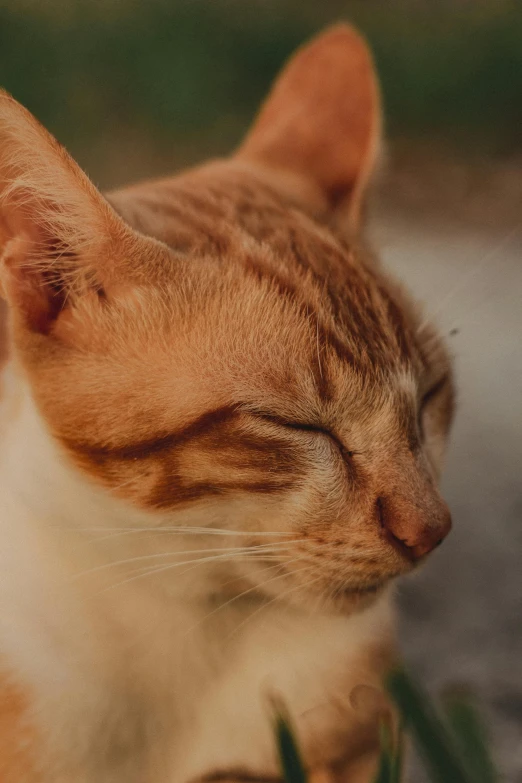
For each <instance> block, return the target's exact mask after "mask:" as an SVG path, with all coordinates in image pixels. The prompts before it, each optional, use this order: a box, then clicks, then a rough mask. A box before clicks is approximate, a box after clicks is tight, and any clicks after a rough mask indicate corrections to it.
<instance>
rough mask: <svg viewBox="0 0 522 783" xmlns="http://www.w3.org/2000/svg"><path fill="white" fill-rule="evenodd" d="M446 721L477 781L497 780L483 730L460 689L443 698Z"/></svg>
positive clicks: (477, 782) (474, 711)
mask: <svg viewBox="0 0 522 783" xmlns="http://www.w3.org/2000/svg"><path fill="white" fill-rule="evenodd" d="M444 708H445V713H446V716H447V720H448V724H449V725H450V726H451V728H452V729H453V736H454V738H455V742H456V744H457V745H458V746H459V748H460V750H461V754H462V756H463V758H464V761H465V763H466V766H467V768H468V769H469V771H470V773H471V774H472V776H473V780H474V781H476V783H496V781H497V780H498V775H497V773H496V772H495V767H494V765H493V761H492V759H491V756H490V754H489V750H488V745H487V737H486V732H485V730H484V726H483V725H482V722H481V720H480V718H479V716H478V715H477V712H476V710H475V709H474V707H473V706H472V704H470V702H469V700H468V699H467V698H466V697H465V695H464V694H463V693H462V692H457V691H453V692H450V693H448V694H447V695H446V696H445V697H444Z"/></svg>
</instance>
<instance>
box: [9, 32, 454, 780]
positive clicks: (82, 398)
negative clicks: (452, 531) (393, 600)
mask: <svg viewBox="0 0 522 783" xmlns="http://www.w3.org/2000/svg"><path fill="white" fill-rule="evenodd" d="M379 131H380V111H379V98H378V87H377V83H376V80H375V77H374V72H373V65H372V61H371V57H370V55H369V53H368V50H367V47H366V45H365V44H364V42H363V41H362V39H361V38H360V37H359V36H358V34H357V33H356V32H355V31H354V30H353V29H352V28H349V27H346V26H338V27H335V28H333V29H332V30H330V31H328V32H326V33H325V34H324V35H323V36H321V37H319V38H318V39H317V40H316V41H314V42H313V43H312V44H310V45H309V46H307V47H305V48H304V49H302V50H300V51H299V52H298V53H297V55H296V56H295V57H294V59H293V60H292V61H291V62H290V64H289V66H288V67H287V69H286V70H285V71H284V73H283V75H282V76H281V78H280V80H279V81H278V82H277V83H276V86H275V87H274V89H273V91H272V93H271V94H270V96H269V98H268V100H267V102H266V104H265V105H264V107H263V108H262V110H261V113H260V116H259V118H258V120H257V122H256V123H255V124H254V127H253V129H252V131H251V132H250V134H249V135H248V136H247V139H246V141H245V142H244V144H243V145H242V146H241V147H240V148H239V150H238V152H237V153H236V155H234V156H233V157H232V158H231V159H230V160H226V161H215V162H212V163H210V164H207V165H205V166H202V167H200V168H196V169H194V170H192V171H189V172H186V173H183V174H181V175H179V176H177V177H174V178H169V179H165V180H161V181H159V182H148V183H143V184H141V185H136V186H133V187H129V188H127V189H124V190H121V191H118V192H115V193H111V194H109V195H108V196H107V198H104V197H103V196H102V195H101V194H99V193H98V192H97V191H96V189H95V188H94V186H93V185H92V184H91V183H90V181H89V180H88V179H87V177H86V176H85V175H84V174H83V172H81V171H80V169H79V168H78V167H77V166H76V164H75V163H74V162H73V161H72V160H71V159H70V157H69V156H68V155H67V153H66V152H65V151H64V150H63V148H61V147H60V146H59V145H58V143H57V142H56V141H55V140H54V139H52V138H51V137H50V136H49V134H48V133H47V132H46V131H45V130H44V129H43V128H41V126H40V125H39V124H38V123H37V122H36V120H34V118H32V117H31V115H29V113H28V112H27V111H26V110H25V109H23V108H22V107H20V106H19V104H17V103H16V102H15V101H14V100H13V99H12V98H10V97H9V96H7V95H6V94H2V95H1V96H0V193H1V199H2V216H3V224H4V227H5V228H4V249H3V258H2V260H3V264H2V278H1V281H2V287H3V290H4V293H5V297H6V299H7V301H8V303H9V306H10V319H11V333H12V344H13V351H14V354H15V358H16V361H17V362H18V364H19V366H21V367H22V368H23V372H24V377H26V378H27V379H28V382H29V385H30V388H31V394H32V396H33V398H34V400H35V402H36V406H37V409H38V412H39V415H40V416H41V417H42V418H43V421H44V422H45V427H46V428H47V429H48V431H49V432H50V433H51V434H52V437H53V440H54V443H55V444H57V446H58V448H59V450H60V453H61V455H62V458H63V459H64V460H65V461H66V463H67V464H68V465H71V466H74V469H75V470H77V471H78V472H79V474H80V475H81V476H83V477H84V479H85V481H89V482H92V483H93V485H94V486H101V487H104V488H105V489H106V490H109V491H110V492H111V493H112V494H116V495H118V496H119V497H120V498H121V499H122V500H123V502H126V503H129V504H130V506H132V507H133V508H139V509H143V510H146V511H147V512H152V513H154V514H156V513H157V514H158V517H157V518H158V520H160V519H161V517H160V516H159V515H160V514H161V513H169V514H181V513H185V512H192V511H193V510H194V509H196V510H199V511H201V513H205V511H206V510H207V509H208V510H209V513H210V511H211V512H212V514H215V515H217V518H219V519H227V518H228V517H227V515H228V514H229V513H231V512H230V511H229V509H230V508H232V507H234V508H236V507H238V508H240V509H242V517H241V520H242V521H241V524H243V525H244V527H245V530H251V531H252V543H253V544H256V543H259V539H257V538H256V530H257V528H256V525H258V524H259V521H260V520H261V524H262V526H266V527H268V528H269V529H271V525H270V521H271V520H274V519H275V520H276V522H275V523H274V524H279V525H281V526H282V529H283V530H284V531H285V532H287V533H290V534H291V535H292V536H293V537H294V539H299V541H301V543H299V544H296V552H297V553H299V556H301V557H305V558H306V559H307V560H308V561H309V562H311V563H313V564H314V567H315V568H316V572H317V576H318V585H316V586H315V587H314V588H313V589H312V592H311V593H310V590H309V588H308V587H307V584H306V580H305V579H304V577H301V576H300V574H299V572H298V569H295V573H294V572H293V571H292V569H289V573H288V575H287V576H288V580H287V581H288V582H289V583H290V584H293V585H296V586H297V587H298V588H299V592H298V593H297V596H296V599H295V600H296V605H299V601H304V602H305V603H306V602H308V601H309V600H310V598H311V596H312V597H313V596H315V595H316V594H321V596H322V600H324V601H325V602H326V605H327V606H328V607H329V611H330V610H336V611H337V610H341V611H345V612H347V613H350V612H352V611H353V610H354V608H356V607H359V606H366V605H368V606H370V605H372V602H373V600H374V598H375V596H376V595H379V594H380V593H381V592H382V591H383V590H384V587H385V585H386V584H387V583H388V582H389V580H390V579H392V578H393V577H395V576H397V575H399V574H401V573H405V572H407V571H408V570H410V569H411V567H412V564H413V562H415V561H417V560H418V559H419V558H421V557H423V556H424V555H425V554H426V553H427V552H429V551H430V550H431V549H432V548H433V547H434V546H435V545H436V543H438V541H439V539H442V538H443V537H444V535H445V534H446V533H447V531H448V528H449V516H448V512H447V509H446V507H445V504H444V502H443V501H442V499H441V497H440V495H439V492H438V489H437V478H438V473H439V469H440V462H441V453H442V445H443V444H444V442H445V440H446V437H447V433H448V429H449V425H450V421H451V415H452V396H453V395H452V382H451V368H450V365H449V360H448V356H447V353H446V350H445V348H444V346H443V344H442V343H441V341H440V340H439V338H438V336H437V335H436V333H435V332H434V331H433V330H432V329H431V328H426V329H423V330H419V325H420V320H419V316H418V313H417V310H416V308H415V306H414V305H413V304H412V303H411V302H410V300H409V298H408V295H407V294H406V293H405V291H404V290H403V289H402V288H401V287H400V286H399V285H398V284H397V283H395V282H394V281H392V280H390V278H389V277H388V276H387V274H386V273H385V272H384V271H383V270H382V269H381V268H380V266H379V264H378V263H377V261H376V260H375V259H374V257H373V255H372V254H371V252H370V251H369V250H368V248H367V247H366V245H365V241H364V232H363V225H362V220H361V211H362V205H363V200H364V195H365V192H366V188H367V184H368V180H369V176H370V173H371V170H372V168H373V166H374V163H375V158H376V155H377V152H378V144H379ZM233 504H235V505H233ZM234 513H236V512H234ZM220 515H221V516H220ZM180 518H181V517H180ZM265 518H266V519H265ZM176 519H177V517H176ZM265 522H266V525H265ZM158 524H161V522H160V521H158ZM223 524H224V523H223ZM235 575H236V576H237V577H238V579H240V580H241V579H246V580H247V583H248V584H254V585H255V584H256V582H255V579H256V577H255V576H252V575H251V574H248V575H247V574H246V573H244V572H242V571H239V572H238V573H237V574H235ZM248 580H253V581H248ZM327 594H328V595H329V597H327ZM383 648H384V650H385V651H386V650H387V649H390V648H391V645H390V643H389V640H388V639H386V640H385V642H384V644H383ZM370 652H371V651H370V650H369V649H367V650H366V651H365V652H364V656H363V660H364V661H365V663H364V666H363V667H362V669H361V673H360V674H359V675H357V676H358V677H359V678H360V679H361V680H364V681H368V680H369V679H372V680H373V681H376V682H378V680H379V677H380V675H381V673H382V671H383V669H384V667H385V665H386V660H387V655H386V654H384V655H379V656H377V658H372V656H371V654H370ZM369 662H371V665H370V664H369ZM350 683H351V684H352V685H353V683H352V681H351V680H350ZM347 727H348V729H349V731H348V729H347ZM0 729H1V724H0ZM347 731H348V734H350V733H351V734H350V736H351V737H352V741H353V743H355V744H354V746H353V756H352V758H351V759H350V762H353V764H354V765H355V766H357V765H359V767H360V769H363V768H364V770H365V771H364V772H363V773H361V775H363V777H367V775H368V774H369V773H368V769H369V767H371V765H372V759H371V758H370V760H369V761H368V759H367V758H366V755H367V754H368V752H369V749H371V750H372V753H374V751H375V743H376V736H375V724H373V725H372V726H371V727H370V735H369V736H370V738H371V741H370V742H369V745H368V743H367V742H366V741H365V740H364V737H363V738H362V739H357V738H358V737H359V735H358V733H357V730H356V727H355V728H354V726H353V725H352V723H350V722H348V724H347V726H345V727H344V728H343V726H342V719H340V722H339V737H341V738H342V742H343V743H344V745H343V746H345V747H352V746H351V745H350V739H349V737H348V735H347ZM365 731H366V730H365V729H364V730H362V734H363V735H364V736H366V735H365ZM338 739H339V738H338ZM365 742H366V744H365ZM332 743H333V744H334V745H335V738H332ZM327 744H328V743H326V745H325V743H324V742H322V744H321V747H322V748H323V750H322V751H321V750H319V751H317V752H316V753H315V757H316V759H317V761H318V763H322V762H323V761H329V762H330V763H331V764H333V763H334V761H335V758H337V756H336V752H334V751H332V750H329V751H328V752H327V751H325V750H324V748H325V747H326V746H327ZM337 746H338V747H339V742H338V743H337ZM358 748H359V751H358V750H357V749H358ZM314 752H315V751H313V748H312V747H311V748H310V754H312V755H311V756H310V758H312V756H313V753H314ZM321 752H323V755H324V753H326V758H322V757H321ZM358 752H359V755H361V759H360V760H358V758H357V755H358ZM338 757H339V758H342V749H341V748H339V753H338ZM363 757H364V758H363ZM354 769H355V767H354ZM354 774H355V773H354ZM358 774H359V773H358ZM16 779H17V776H16V775H14V776H13V780H16ZM20 780H21V778H20Z"/></svg>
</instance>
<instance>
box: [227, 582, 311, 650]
mask: <svg viewBox="0 0 522 783" xmlns="http://www.w3.org/2000/svg"><path fill="white" fill-rule="evenodd" d="M312 570H314V566H305V567H304V568H298V569H296V570H295V571H293V572H292V573H293V574H298V573H302V572H303V571H312ZM321 579H323V576H322V575H321V576H318V577H317V578H316V579H312V581H311V582H308V583H307V584H306V587H308V586H310V585H313V584H315V583H316V582H319V581H320V580H321ZM303 587H305V585H302V584H298V585H295V586H294V587H292V588H290V589H288V590H285V591H284V592H283V593H281V595H276V596H275V597H274V598H272V599H271V600H270V601H267V602H266V603H264V604H262V605H261V606H260V607H258V608H257V609H256V610H255V611H254V612H252V614H249V615H248V617H247V618H246V619H245V620H243V621H242V622H240V623H239V624H238V625H236V627H235V628H234V629H233V630H232V631H231V632H230V634H229V637H231V636H234V634H236V633H237V632H238V631H239V630H240V629H241V628H243V626H244V625H246V623H247V622H250V620H252V619H253V618H254V617H255V616H256V615H257V614H259V612H261V611H263V609H267V608H268V607H269V606H271V605H272V604H273V603H275V601H283V600H284V598H285V597H286V596H287V595H290V594H291V593H295V592H296V590H300V589H302V588H303Z"/></svg>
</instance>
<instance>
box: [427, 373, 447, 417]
mask: <svg viewBox="0 0 522 783" xmlns="http://www.w3.org/2000/svg"><path fill="white" fill-rule="evenodd" d="M449 379H450V376H449V373H444V375H443V376H442V377H441V378H439V379H438V381H436V382H435V383H433V384H432V385H431V386H430V388H429V389H428V391H427V392H426V393H425V394H424V395H423V396H422V399H421V401H420V410H421V411H422V410H424V408H425V407H426V406H427V405H428V404H429V403H430V402H431V401H432V400H433V399H435V397H437V396H438V395H439V394H440V392H441V391H442V390H443V389H444V388H445V386H446V385H447V384H448V383H449Z"/></svg>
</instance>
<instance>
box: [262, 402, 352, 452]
mask: <svg viewBox="0 0 522 783" xmlns="http://www.w3.org/2000/svg"><path fill="white" fill-rule="evenodd" d="M257 415H258V417H259V418H261V419H264V420H265V421H270V422H272V423H273V424H277V425H278V426H280V427H286V428H287V429H292V430H299V431H301V432H316V433H318V434H319V435H326V437H327V438H329V440H331V441H332V442H333V443H334V444H335V446H336V447H337V448H338V450H339V451H340V452H341V456H342V457H344V458H347V459H351V458H352V457H353V456H354V455H355V454H356V453H357V452H356V451H351V450H350V449H348V448H346V446H345V445H344V443H343V442H342V441H341V440H339V438H338V437H337V436H336V435H335V434H334V433H333V432H331V431H330V430H328V429H325V428H324V427H320V426H318V425H317V424H306V423H305V422H297V421H288V420H287V419H284V418H282V417H280V416H274V415H271V414H268V413H258V414H257Z"/></svg>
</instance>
